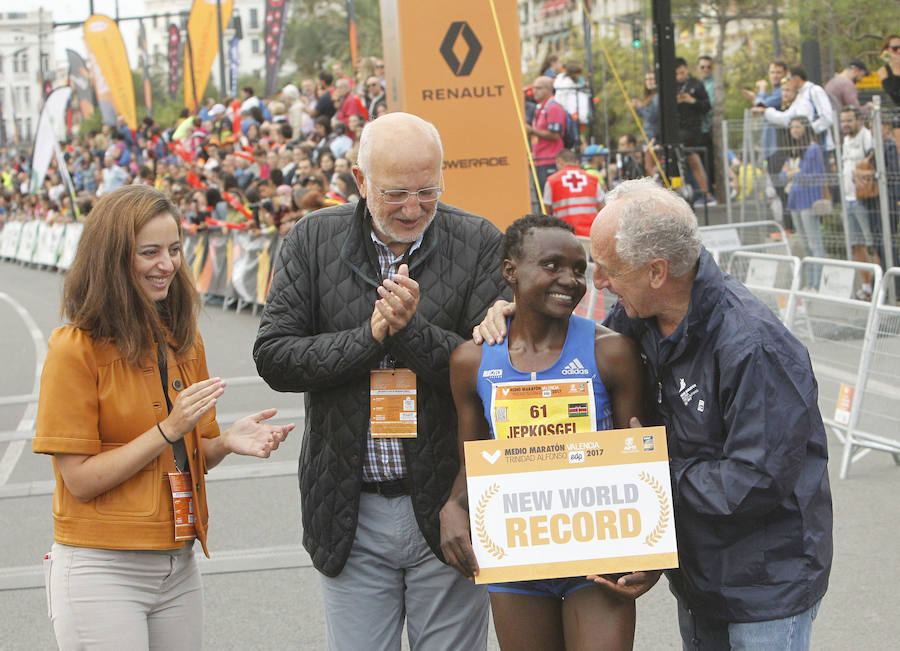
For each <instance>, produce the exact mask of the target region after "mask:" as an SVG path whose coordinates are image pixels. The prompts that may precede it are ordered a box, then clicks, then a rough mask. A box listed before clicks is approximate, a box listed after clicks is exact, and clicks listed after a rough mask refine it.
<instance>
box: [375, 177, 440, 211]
mask: <svg viewBox="0 0 900 651" xmlns="http://www.w3.org/2000/svg"><path fill="white" fill-rule="evenodd" d="M443 184H444V178H443V176H442V177H441V185H440V186H435V187H432V188H421V189H420V190H416V191H415V192H412V191H410V190H382V189H381V188H379V187H378V186H377V185H375V184H374V183H373V184H372V185H373V186H375V189H376V190H378V192H380V193H381V197H382V199H384V202H385V203H389V204H394V205H399V204H403V203H406V202H407V201H409V197H410V195H413V194H414V195H416V199H417V200H418V201H419V203H434V202H435V201H437V200H438V197H440V196H441V193H442V192H443V191H444V188H443Z"/></svg>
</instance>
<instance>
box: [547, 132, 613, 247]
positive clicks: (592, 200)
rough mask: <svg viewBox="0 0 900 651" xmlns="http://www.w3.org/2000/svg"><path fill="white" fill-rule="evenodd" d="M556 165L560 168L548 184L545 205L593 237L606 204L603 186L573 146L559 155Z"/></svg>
mask: <svg viewBox="0 0 900 651" xmlns="http://www.w3.org/2000/svg"><path fill="white" fill-rule="evenodd" d="M556 166H557V168H558V169H559V171H558V172H554V173H553V174H551V175H550V178H548V179H547V183H546V184H545V185H544V205H545V206H546V207H547V211H548V212H549V213H550V214H551V215H553V216H554V217H559V218H560V219H562V220H563V221H565V222H566V223H568V224H571V225H572V227H573V228H574V229H575V234H576V235H578V236H580V237H589V236H590V234H591V224H592V223H593V222H594V217H596V216H597V212H598V211H599V210H600V208H602V207H603V197H604V196H605V194H606V193H605V192H604V191H603V186H601V185H600V180H599V179H598V178H597V177H596V176H595V175H593V174H590V173H589V172H586V171H585V170H583V169H582V168H581V167H580V166H579V165H578V154H576V153H575V152H574V151H572V150H571V149H563V150H562V151H560V152H559V153H558V154H557V155H556Z"/></svg>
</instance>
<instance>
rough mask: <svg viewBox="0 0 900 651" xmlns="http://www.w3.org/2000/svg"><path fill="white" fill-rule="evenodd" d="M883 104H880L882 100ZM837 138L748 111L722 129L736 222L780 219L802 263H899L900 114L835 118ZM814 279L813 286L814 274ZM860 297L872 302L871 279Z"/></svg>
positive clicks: (851, 111)
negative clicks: (898, 133)
mask: <svg viewBox="0 0 900 651" xmlns="http://www.w3.org/2000/svg"><path fill="white" fill-rule="evenodd" d="M876 100H877V98H876ZM835 112H836V114H838V115H840V121H835V122H834V123H833V124H832V126H831V127H830V128H829V134H830V138H829V140H828V141H827V142H826V141H825V139H824V138H820V137H817V136H816V135H815V134H814V133H812V130H811V128H810V125H809V122H808V120H804V119H803V118H802V117H801V118H795V119H792V120H791V121H790V123H789V125H788V126H786V127H773V126H772V125H771V124H769V123H768V122H766V120H765V119H764V118H762V117H761V116H759V115H757V114H754V113H753V112H751V111H747V112H746V114H745V117H744V119H743V121H741V122H738V123H735V122H726V123H725V124H724V125H723V149H724V151H725V154H726V160H728V162H729V174H728V177H727V180H728V192H727V196H728V199H727V200H728V204H729V206H728V210H729V214H730V215H731V220H730V221H735V222H744V221H758V220H774V221H777V222H778V223H780V224H783V225H784V226H785V229H786V230H787V231H788V232H789V233H790V232H793V236H791V238H790V239H791V249H792V251H794V252H795V253H796V254H798V255H799V256H801V257H802V256H805V255H814V256H817V257H831V258H842V259H846V260H855V261H857V262H874V263H876V264H879V265H880V266H882V267H883V268H886V267H891V266H894V265H896V264H898V252H897V245H898V240H897V221H898V213H900V206H898V202H900V159H898V152H897V144H896V140H895V136H894V128H895V125H900V110H898V109H886V108H883V107H881V106H880V104H879V103H877V102H876V103H875V104H874V105H873V106H872V107H871V110H870V111H862V110H859V109H856V108H845V109H843V110H841V111H837V110H836V111H835ZM810 273H811V274H812V276H811V277H810V278H809V279H807V281H808V282H807V285H808V286H813V285H815V284H816V283H815V282H814V280H815V278H814V274H815V271H811V272H810ZM864 285H865V286H863V287H861V288H860V290H859V291H860V296H861V297H868V296H871V289H872V287H871V280H870V279H869V280H867V281H866V282H865V283H864Z"/></svg>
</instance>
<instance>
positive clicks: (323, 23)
mask: <svg viewBox="0 0 900 651" xmlns="http://www.w3.org/2000/svg"><path fill="white" fill-rule="evenodd" d="M355 4H356V18H357V25H356V31H357V39H358V42H359V53H360V56H379V57H380V56H381V8H380V6H379V4H378V0H356V3H355ZM284 53H285V54H284V55H285V56H290V57H291V58H292V59H293V60H294V61H295V62H296V64H297V69H298V71H299V72H300V73H301V74H304V75H315V74H316V73H318V72H319V71H321V70H323V69H324V68H325V67H326V65H327V63H328V62H329V61H340V62H342V63H344V64H345V69H347V70H350V69H351V68H352V66H351V65H350V64H351V63H352V64H354V65H355V63H356V62H355V61H354V62H351V61H350V44H349V36H348V31H347V12H346V6H345V4H344V3H343V2H331V1H328V0H296V1H295V2H294V10H293V13H292V14H291V19H290V21H289V22H288V26H287V30H286V32H285V38H284Z"/></svg>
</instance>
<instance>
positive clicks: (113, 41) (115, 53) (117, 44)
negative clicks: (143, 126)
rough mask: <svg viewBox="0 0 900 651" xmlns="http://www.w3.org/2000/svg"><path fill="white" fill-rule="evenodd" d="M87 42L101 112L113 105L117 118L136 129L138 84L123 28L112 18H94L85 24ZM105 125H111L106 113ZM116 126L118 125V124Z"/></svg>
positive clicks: (96, 16) (99, 16) (95, 16)
mask: <svg viewBox="0 0 900 651" xmlns="http://www.w3.org/2000/svg"><path fill="white" fill-rule="evenodd" d="M84 41H85V43H87V47H88V51H89V52H90V58H91V62H92V63H93V64H95V66H94V71H93V74H94V88H95V89H96V91H97V100H98V101H99V103H100V110H101V112H103V109H104V106H103V105H104V102H110V103H112V107H113V108H114V109H115V112H116V114H118V115H119V116H121V117H122V118H124V120H125V123H126V124H127V125H128V128H129V129H132V130H134V129H136V128H137V115H136V114H135V110H134V84H133V82H132V80H131V68H129V67H128V53H127V52H126V51H125V43H124V42H123V41H122V34H120V33H119V26H118V25H116V23H115V21H114V20H112V19H111V18H108V17H106V16H101V15H100V14H94V15H93V16H91V17H90V18H88V19H87V21H85V23H84ZM103 122H104V124H109V122H108V113H107V112H104V113H103ZM112 124H115V120H113V122H112Z"/></svg>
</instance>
